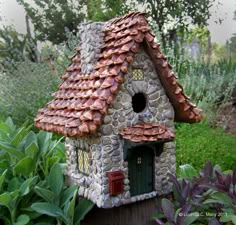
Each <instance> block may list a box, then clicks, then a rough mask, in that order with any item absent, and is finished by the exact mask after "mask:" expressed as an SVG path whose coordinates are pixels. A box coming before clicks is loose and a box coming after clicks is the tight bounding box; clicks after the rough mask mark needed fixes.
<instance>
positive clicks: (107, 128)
mask: <svg viewBox="0 0 236 225" xmlns="http://www.w3.org/2000/svg"><path fill="white" fill-rule="evenodd" d="M101 131H102V133H103V134H104V135H110V134H112V126H111V125H104V126H102V130H101Z"/></svg>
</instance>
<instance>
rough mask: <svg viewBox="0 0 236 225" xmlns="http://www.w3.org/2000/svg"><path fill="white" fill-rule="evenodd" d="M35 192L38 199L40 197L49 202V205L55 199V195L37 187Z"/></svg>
mask: <svg viewBox="0 0 236 225" xmlns="http://www.w3.org/2000/svg"><path fill="white" fill-rule="evenodd" d="M35 192H36V193H37V194H38V195H39V196H40V197H42V198H43V199H44V200H45V201H47V202H50V203H53V202H54V199H55V198H56V195H55V194H54V193H53V192H52V191H50V190H48V189H45V188H41V187H39V186H36V187H35Z"/></svg>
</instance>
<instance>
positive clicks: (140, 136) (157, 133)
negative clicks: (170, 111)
mask: <svg viewBox="0 0 236 225" xmlns="http://www.w3.org/2000/svg"><path fill="white" fill-rule="evenodd" d="M120 134H121V135H122V136H123V138H124V139H128V140H130V141H133V142H143V141H163V140H172V139H173V138H174V137H175V134H174V133H173V132H172V131H171V130H169V129H168V128H167V127H166V126H164V125H161V124H157V123H142V124H135V125H134V126H132V127H127V128H125V129H123V130H122V131H120Z"/></svg>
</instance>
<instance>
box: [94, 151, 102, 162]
mask: <svg viewBox="0 0 236 225" xmlns="http://www.w3.org/2000/svg"><path fill="white" fill-rule="evenodd" d="M95 159H96V160H99V159H101V153H100V152H98V151H97V152H96V153H95Z"/></svg>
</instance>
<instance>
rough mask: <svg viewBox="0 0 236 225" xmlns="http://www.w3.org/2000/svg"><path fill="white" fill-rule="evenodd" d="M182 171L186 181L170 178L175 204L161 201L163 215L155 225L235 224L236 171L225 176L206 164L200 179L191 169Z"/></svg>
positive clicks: (218, 169)
mask: <svg viewBox="0 0 236 225" xmlns="http://www.w3.org/2000/svg"><path fill="white" fill-rule="evenodd" d="M181 170H183V171H182V174H184V176H185V178H179V179H177V178H176V177H175V176H173V175H172V174H169V176H170V179H171V181H172V182H173V198H174V201H173V202H170V201H169V200H168V199H162V204H161V206H162V207H161V208H162V213H163V214H157V215H156V216H155V217H154V220H155V221H156V223H157V224H159V225H163V224H172V225H183V224H184V225H187V224H198V225H200V224H209V225H210V224H220V222H221V223H223V222H230V223H231V224H236V222H235V217H236V216H235V215H236V169H235V170H234V171H232V172H231V173H227V174H224V173H222V172H221V169H220V167H219V166H215V167H214V168H213V166H212V164H211V162H207V164H206V165H205V167H204V169H203V170H201V171H200V173H199V176H196V171H195V169H194V168H193V167H191V166H190V165H188V166H182V167H181ZM163 221H164V222H163ZM165 222H167V223H165Z"/></svg>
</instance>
